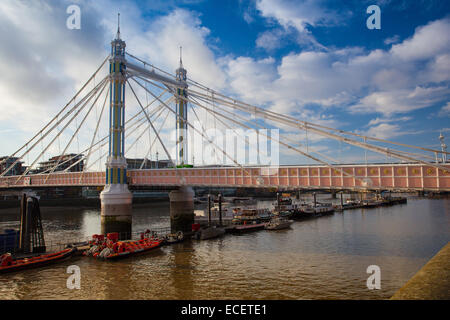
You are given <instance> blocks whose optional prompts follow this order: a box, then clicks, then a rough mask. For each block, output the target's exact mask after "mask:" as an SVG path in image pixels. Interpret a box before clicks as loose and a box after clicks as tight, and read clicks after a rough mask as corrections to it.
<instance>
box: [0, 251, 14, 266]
mask: <svg viewBox="0 0 450 320" xmlns="http://www.w3.org/2000/svg"><path fill="white" fill-rule="evenodd" d="M0 261H1V266H2V267H6V266H10V265H11V264H12V261H13V258H12V256H11V253H9V252H8V253H5V254H3V255H2V256H1V257H0Z"/></svg>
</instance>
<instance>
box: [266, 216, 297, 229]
mask: <svg viewBox="0 0 450 320" xmlns="http://www.w3.org/2000/svg"><path fill="white" fill-rule="evenodd" d="M293 222H294V221H293V220H289V219H286V218H282V217H275V218H272V219H271V220H270V221H269V222H267V223H266V225H265V226H264V229H266V230H281V229H287V228H289V227H290V226H291V224H292V223H293Z"/></svg>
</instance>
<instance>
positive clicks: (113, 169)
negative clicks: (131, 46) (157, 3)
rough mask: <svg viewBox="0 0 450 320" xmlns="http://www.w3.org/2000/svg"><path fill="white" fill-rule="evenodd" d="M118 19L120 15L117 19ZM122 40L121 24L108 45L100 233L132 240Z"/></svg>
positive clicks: (131, 196)
mask: <svg viewBox="0 0 450 320" xmlns="http://www.w3.org/2000/svg"><path fill="white" fill-rule="evenodd" d="M119 17H120V16H119ZM125 68H126V65H125V41H123V40H121V39H120V25H119V26H118V28H117V35H116V39H114V40H113V41H112V42H111V58H110V60H109V74H110V108H109V153H108V158H107V161H106V183H105V188H104V190H103V191H102V193H101V194H100V200H101V227H102V233H103V234H106V233H109V232H119V234H120V237H121V238H122V239H129V238H130V237H131V218H132V211H131V209H132V208H131V205H132V198H133V195H132V194H131V192H130V191H129V190H128V185H127V171H126V170H127V162H126V159H125V155H124V151H125V128H124V123H125V119H124V118H125V81H126V78H125V74H124V73H125Z"/></svg>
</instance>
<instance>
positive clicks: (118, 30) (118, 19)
mask: <svg viewBox="0 0 450 320" xmlns="http://www.w3.org/2000/svg"><path fill="white" fill-rule="evenodd" d="M117 39H120V12H119V13H117Z"/></svg>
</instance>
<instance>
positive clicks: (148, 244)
mask: <svg viewBox="0 0 450 320" xmlns="http://www.w3.org/2000/svg"><path fill="white" fill-rule="evenodd" d="M92 238H93V241H92V242H91V248H90V250H88V251H87V252H86V253H85V255H87V256H89V255H92V256H93V257H94V258H97V259H105V260H116V259H122V258H126V257H130V256H132V255H137V254H142V253H145V252H148V251H150V250H153V249H156V248H159V247H160V246H161V244H162V242H163V241H162V240H160V239H157V238H153V237H148V234H145V235H144V234H142V235H141V239H140V240H135V241H118V239H117V238H118V234H117V233H109V234H108V235H107V239H106V241H105V240H104V236H103V235H94V236H93V237H92Z"/></svg>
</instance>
